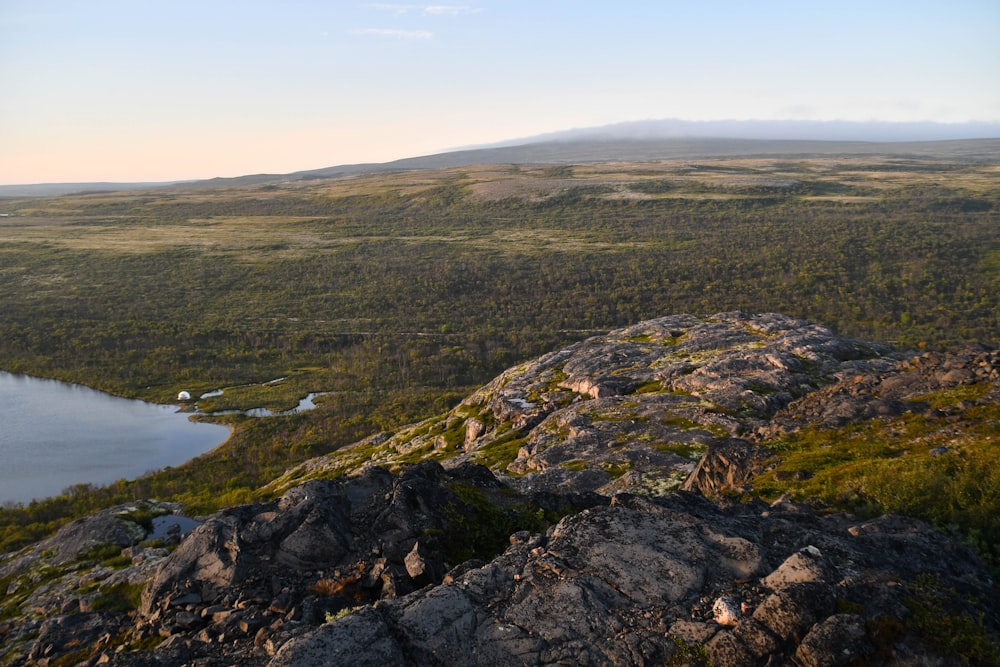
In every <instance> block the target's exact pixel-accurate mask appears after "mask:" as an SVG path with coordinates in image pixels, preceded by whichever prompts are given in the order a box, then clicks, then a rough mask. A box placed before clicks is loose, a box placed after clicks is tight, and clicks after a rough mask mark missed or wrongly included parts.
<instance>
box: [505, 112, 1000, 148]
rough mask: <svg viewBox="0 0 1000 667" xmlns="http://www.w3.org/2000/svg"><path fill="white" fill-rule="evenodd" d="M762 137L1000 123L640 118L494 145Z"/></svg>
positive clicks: (921, 133) (971, 130)
mask: <svg viewBox="0 0 1000 667" xmlns="http://www.w3.org/2000/svg"><path fill="white" fill-rule="evenodd" d="M696 138H700V139H715V138H732V139H762V140H769V141H788V140H794V141H851V142H855V141H865V142H897V141H905V142H914V141H917V142H925V141H951V140H956V139H987V138H1000V123H982V122H969V123H932V122H916V123H895V122H886V121H868V122H860V121H846V120H833V121H813V120H708V121H696V120H678V119H661V120H639V121H630V122H626V123H615V124H612V125H603V126H600V127H587V128H579V129H572V130H564V131H561V132H552V133H548V134H542V135H538V136H535V137H529V138H526V139H516V140H513V141H504V142H500V143H497V144H491V145H490V146H489V147H497V146H514V145H523V144H529V143H530V144H536V143H544V142H549V141H581V140H584V141H587V140H595V139H596V140H630V139H632V140H635V139H641V140H650V139H696Z"/></svg>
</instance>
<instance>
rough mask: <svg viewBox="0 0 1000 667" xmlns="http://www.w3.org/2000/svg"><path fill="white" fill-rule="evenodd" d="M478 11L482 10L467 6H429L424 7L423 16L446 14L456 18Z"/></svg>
mask: <svg viewBox="0 0 1000 667" xmlns="http://www.w3.org/2000/svg"><path fill="white" fill-rule="evenodd" d="M480 11H482V10H481V9H478V8H476V7H470V6H468V5H430V6H428V7H424V13H425V14H447V15H449V16H458V15H459V14H475V13H476V12H480Z"/></svg>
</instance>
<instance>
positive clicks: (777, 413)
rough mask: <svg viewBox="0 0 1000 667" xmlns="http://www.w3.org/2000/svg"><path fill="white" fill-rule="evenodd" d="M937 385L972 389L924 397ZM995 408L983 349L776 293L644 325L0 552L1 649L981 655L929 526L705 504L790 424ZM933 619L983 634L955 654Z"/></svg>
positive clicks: (539, 655) (40, 653) (753, 467)
mask: <svg viewBox="0 0 1000 667" xmlns="http://www.w3.org/2000/svg"><path fill="white" fill-rule="evenodd" d="M956 388H957V389H959V390H961V389H963V388H976V390H977V391H976V392H975V396H976V398H974V399H969V398H965V399H962V400H959V401H958V402H957V403H954V404H947V405H945V404H939V403H934V405H932V404H931V402H928V401H927V400H926V397H927V396H930V395H933V394H934V393H935V392H942V391H944V392H945V393H947V392H948V391H953V390H955V389H956ZM963 395H965V394H963ZM997 402H1000V355H998V353H997V351H995V350H989V349H987V348H982V347H967V348H963V349H960V350H955V351H952V352H948V353H926V354H921V355H913V354H903V353H898V352H895V351H893V350H892V349H891V348H889V347H887V346H884V345H879V344H875V343H869V342H865V341H859V340H854V339H848V338H844V337H839V336H836V335H835V334H833V333H832V332H831V331H830V330H829V329H827V328H825V327H822V326H819V325H815V324H811V323H807V322H803V321H800V320H794V319H792V318H788V317H785V316H781V315H776V314H766V315H746V314H743V313H723V314H719V315H715V316H712V317H694V316H689V315H678V316H670V317H665V318H660V319H657V320H652V321H650V322H644V323H641V324H638V325H635V326H633V327H628V328H626V329H622V330H619V331H615V332H611V333H609V334H607V335H605V336H599V337H596V338H592V339H588V340H586V341H581V342H580V343H577V344H575V345H572V346H569V347H567V348H566V349H563V350H558V351H555V352H553V353H550V354H548V355H545V356H543V357H540V358H539V359H537V360H534V361H531V362H528V363H526V364H522V365H520V366H518V367H515V368H512V369H510V370H508V371H506V372H505V373H503V374H501V375H500V376H499V377H497V378H496V379H495V380H494V381H492V382H491V383H489V384H487V385H486V386H484V387H483V388H482V389H480V390H479V391H477V392H475V393H474V394H473V395H471V396H470V397H469V398H467V399H466V400H465V401H463V402H462V403H461V404H460V405H458V406H456V408H455V409H453V410H452V411H450V412H449V413H448V414H446V415H443V416H440V417H436V418H432V419H429V420H426V421H424V422H421V423H420V424H416V425H413V426H412V427H408V428H405V429H401V430H400V431H399V432H397V433H393V434H379V435H377V436H373V437H371V438H369V439H367V440H365V441H362V442H360V443H358V444H356V445H354V446H352V447H349V448H346V449H344V450H341V451H338V452H334V453H333V454H330V455H327V456H324V457H320V458H317V459H314V460H311V461H308V462H306V463H304V464H302V465H300V466H297V467H296V468H294V469H292V470H289V471H288V472H287V473H286V474H285V475H283V476H282V477H281V478H279V479H277V480H275V481H274V482H273V483H272V484H270V485H269V486H268V487H267V488H266V489H264V490H263V492H262V493H263V494H264V495H265V496H268V495H269V496H270V497H273V498H275V499H274V500H272V501H270V502H262V503H257V504H253V505H247V506H242V507H235V508H231V509H229V510H225V511H223V512H220V513H218V514H215V515H213V516H211V517H204V518H202V519H201V521H200V525H199V526H198V527H197V528H196V529H194V530H193V532H191V534H190V535H187V536H182V534H181V533H182V532H184V531H182V530H180V529H177V530H173V531H172V532H170V533H169V534H162V530H161V531H160V533H154V532H152V531H153V529H154V528H160V529H162V527H163V526H164V525H166V524H167V523H168V522H169V521H170V520H171V518H172V517H175V516H176V515H175V514H173V513H174V512H175V511H177V509H178V508H177V507H176V506H172V505H168V504H163V503H152V502H146V503H138V504H136V505H133V506H129V507H123V508H115V509H113V510H106V511H105V512H102V513H100V514H98V515H95V516H94V517H89V518H87V519H84V520H81V521H79V522H75V523H74V524H71V525H69V526H66V527H65V528H64V529H63V530H61V531H60V532H59V534H57V535H56V536H54V537H53V538H50V539H49V540H46V541H44V542H42V543H39V544H38V545H35V546H34V547H31V548H29V549H26V550H24V551H23V552H21V553H19V554H14V555H8V556H6V557H3V559H2V560H0V584H2V585H3V586H5V587H6V595H5V598H4V617H6V618H9V619H14V621H13V622H12V621H10V620H8V621H6V622H3V621H0V646H6V647H7V648H6V649H5V651H6V653H7V656H8V657H7V659H6V662H0V664H37V665H50V664H51V665H54V664H78V663H79V664H113V665H134V666H138V665H167V664H169V665H179V664H202V665H213V664H219V665H230V664H238V665H260V664H271V665H274V666H278V665H310V664H331V661H332V662H333V663H336V664H358V665H365V664H376V663H378V664H399V665H411V664H412V665H445V664H447V665H459V664H469V665H475V664H490V665H495V664H511V665H514V664H518V665H519V664H538V665H545V664H566V663H567V661H568V662H570V663H574V664H609V665H610V664H616V665H642V664H716V665H765V664H770V665H775V664H801V665H847V664H916V663H923V664H959V663H960V661H961V660H962V659H965V660H968V659H969V656H972V657H973V658H974V659H980V658H981V659H983V662H982V664H993V663H990V662H989V659H990V658H989V656H990V655H992V656H994V658H995V656H996V655H997V654H996V649H997V647H996V646H993V647H992V648H990V645H989V641H990V640H989V637H991V636H992V637H993V639H994V640H995V638H996V633H997V632H998V630H1000V603H998V602H997V600H1000V596H998V595H997V594H996V593H997V591H996V584H995V582H994V581H993V579H992V577H991V573H990V571H989V570H988V569H986V568H985V567H984V566H983V565H982V564H981V563H980V562H979V561H978V560H977V558H976V557H975V555H974V554H972V553H971V552H970V551H969V550H968V549H966V548H965V547H964V546H962V545H960V544H959V543H958V542H956V541H955V540H954V539H952V538H949V537H946V536H945V535H943V534H941V533H939V532H937V531H935V530H934V529H932V528H931V527H929V526H928V525H926V524H924V523H922V522H920V521H917V520H914V519H906V518H902V517H894V516H884V517H881V518H875V519H867V520H866V519H861V518H858V517H854V516H851V515H848V514H835V513H834V514H831V513H828V512H825V511H817V510H816V509H815V508H813V507H811V506H809V505H805V504H802V503H795V502H791V501H790V500H788V499H787V498H782V499H779V500H777V501H775V502H774V503H771V504H768V503H764V502H761V501H760V500H745V501H743V502H736V501H735V500H733V499H731V498H732V497H733V496H734V494H735V495H737V496H738V495H741V494H742V495H743V496H744V497H747V498H748V497H750V496H751V495H752V493H751V492H752V486H753V483H754V479H755V478H758V477H759V476H760V475H764V474H770V473H768V471H769V470H772V469H773V468H774V467H775V466H776V465H778V463H779V462H780V456H776V455H775V454H774V453H773V452H772V451H771V450H770V449H768V447H769V445H771V443H773V442H775V441H776V440H778V439H781V438H782V437H785V436H787V435H788V434H791V433H796V432H798V431H800V430H801V429H803V428H821V429H822V428H836V427H838V426H843V425H844V424H851V423H856V422H859V421H863V420H869V419H876V420H877V419H891V418H894V417H898V416H900V415H908V414H915V415H919V416H921V418H923V419H927V420H931V421H933V422H934V423H941V424H943V425H945V426H946V427H950V426H951V425H953V420H954V419H955V418H956V416H961V414H962V413H963V411H964V410H966V409H968V408H970V406H972V405H973V404H975V405H992V404H996V403H997ZM774 474H775V475H777V474H778V473H774ZM708 498H712V499H714V500H709V499H708ZM154 520H155V521H156V522H158V523H159V526H158V527H154V526H153V525H152V524H153V521H154ZM178 521H179V519H178ZM153 535H158V537H156V539H150V538H151V537H152V536H153ZM182 537H183V539H182ZM928 609H931V610H935V612H934V613H936V614H938V616H939V617H937V618H935V617H934V614H928ZM941 614H944V615H945V616H947V617H949V618H956V619H978V621H977V622H978V625H977V626H976V627H977V628H978V634H975V633H972V634H973V635H974V637H975V638H977V639H976V641H979V642H980V643H982V642H985V644H983V645H980V644H976V643H975V642H974V641H972V640H970V639H968V638H964V640H965V641H966V642H967V643H971V646H969V647H967V648H966V649H965V652H964V653H963V654H962V657H961V658H959V657H957V654H955V651H954V648H949V647H948V646H946V642H944V643H943V642H942V641H939V640H940V638H939V637H938V640H935V637H936V634H935V633H936V631H937V630H936V628H935V626H934V624H935V622H937V623H938V624H939V625H940V615H941ZM961 627H963V628H965V627H966V626H961ZM966 629H967V628H966ZM952 634H956V633H952ZM958 634H960V633H958ZM984 638H985V639H984ZM990 651H992V653H991V652H990ZM982 656H987V657H986V658H983V657H982ZM973 661H974V660H973Z"/></svg>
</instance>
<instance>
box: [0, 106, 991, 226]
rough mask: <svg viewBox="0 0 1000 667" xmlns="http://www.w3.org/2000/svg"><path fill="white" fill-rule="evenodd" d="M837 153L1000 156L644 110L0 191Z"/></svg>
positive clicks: (975, 128)
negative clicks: (331, 159) (258, 169)
mask: <svg viewBox="0 0 1000 667" xmlns="http://www.w3.org/2000/svg"><path fill="white" fill-rule="evenodd" d="M836 154H848V155H873V154H890V155H907V156H927V157H941V156H948V157H956V156H960V157H962V158H967V159H984V158H985V159H997V157H998V156H1000V123H986V122H969V123H933V122H914V123H894V122H855V121H778V120H775V121H771V120H753V121H740V120H722V121H687V120H676V119H667V120H643V121H630V122H624V123H616V124H613V125H604V126H600V127H590V128H579V129H571V130H564V131H560V132H553V133H549V134H542V135H537V136H534V137H526V138H522V139H511V140H508V141H503V142H499V143H496V144H489V145H484V146H477V147H470V148H466V149H458V150H452V151H445V152H442V153H435V154H431V155H422V156H416V157H410V158H402V159H399V160H393V161H390V162H381V163H358V164H346V165H336V166H332V167H324V168H320V169H310V170H303V171H297V172H292V173H289V174H248V175H245V176H236V177H231V178H210V179H204V180H190V181H169V182H160V183H107V182H100V183H42V184H24V185H0V197H45V196H58V195H62V194H69V193H81V192H98V191H117V190H140V189H148V188H158V187H170V186H176V185H183V186H185V187H218V186H243V185H256V184H266V183H280V182H283V181H294V180H304V179H311V178H335V177H340V176H350V175H354V174H361V173H377V172H391V171H404V170H413V169H446V168H451V167H462V166H467V165H473V164H490V163H498V164H569V163H593V162H608V161H650V160H670V159H694V158H727V157H768V156H785V155H787V156H793V155H836ZM0 212H2V211H0Z"/></svg>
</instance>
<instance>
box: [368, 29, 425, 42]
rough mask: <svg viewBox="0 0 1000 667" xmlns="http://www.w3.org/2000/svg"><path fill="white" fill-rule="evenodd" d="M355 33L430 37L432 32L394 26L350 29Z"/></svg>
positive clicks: (419, 37)
mask: <svg viewBox="0 0 1000 667" xmlns="http://www.w3.org/2000/svg"><path fill="white" fill-rule="evenodd" d="M351 32H352V33H354V34H355V35H375V36H377V37H394V38H396V39H431V38H432V37H434V33H432V32H430V31H429V30H396V29H395V28H359V29H357V30H352V31H351Z"/></svg>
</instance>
